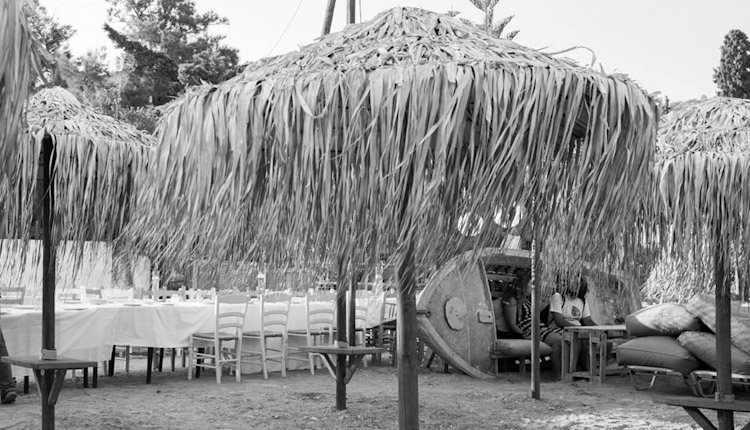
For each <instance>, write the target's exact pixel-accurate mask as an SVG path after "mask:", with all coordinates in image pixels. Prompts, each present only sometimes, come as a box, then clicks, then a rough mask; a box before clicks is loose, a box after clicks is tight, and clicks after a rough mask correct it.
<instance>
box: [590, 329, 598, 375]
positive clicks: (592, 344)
mask: <svg viewBox="0 0 750 430" xmlns="http://www.w3.org/2000/svg"><path fill="white" fill-rule="evenodd" d="M597 338H598V336H597V334H596V333H589V382H595V381H596V351H597V349H598V346H599V345H596V339H597Z"/></svg>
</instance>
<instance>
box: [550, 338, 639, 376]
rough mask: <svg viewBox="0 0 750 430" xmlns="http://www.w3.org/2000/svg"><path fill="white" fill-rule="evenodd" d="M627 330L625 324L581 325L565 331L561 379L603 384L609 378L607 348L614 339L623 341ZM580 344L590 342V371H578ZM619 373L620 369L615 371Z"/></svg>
mask: <svg viewBox="0 0 750 430" xmlns="http://www.w3.org/2000/svg"><path fill="white" fill-rule="evenodd" d="M626 334H627V329H626V328H625V325H623V324H612V325H589V326H587V325H580V326H568V327H565V328H564V329H563V336H562V338H563V342H562V363H561V364H562V369H561V375H560V376H561V379H562V380H563V381H572V380H573V379H574V378H584V379H588V380H589V382H598V383H602V382H604V381H605V379H606V377H607V371H608V370H607V358H608V357H607V350H608V349H607V348H608V344H609V343H611V342H612V340H614V339H623V338H624V336H625V335H626ZM580 342H588V345H589V348H588V353H589V369H588V370H587V371H576V365H577V363H578V356H579V354H578V348H577V346H578V345H579V343H580ZM615 370H616V371H617V372H618V373H619V372H620V369H615Z"/></svg>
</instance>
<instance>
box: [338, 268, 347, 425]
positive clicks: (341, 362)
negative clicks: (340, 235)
mask: <svg viewBox="0 0 750 430" xmlns="http://www.w3.org/2000/svg"><path fill="white" fill-rule="evenodd" d="M345 269H346V265H339V275H338V281H337V282H336V341H337V343H338V344H346V294H344V290H345V286H344V270H345ZM344 409H346V355H344V354H338V355H337V356H336V410H339V411H343V410H344Z"/></svg>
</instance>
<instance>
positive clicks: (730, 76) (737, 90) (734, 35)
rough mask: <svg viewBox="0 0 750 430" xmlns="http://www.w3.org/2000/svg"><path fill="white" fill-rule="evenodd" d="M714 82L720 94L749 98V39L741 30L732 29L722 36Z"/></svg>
mask: <svg viewBox="0 0 750 430" xmlns="http://www.w3.org/2000/svg"><path fill="white" fill-rule="evenodd" d="M714 82H715V83H716V85H717V86H718V87H719V92H718V95H720V96H724V97H738V98H744V99H747V98H750V41H749V40H748V39H747V35H745V33H743V32H742V31H740V30H732V31H730V32H729V33H727V35H726V36H724V45H722V47H721V63H720V64H719V67H717V68H716V69H714Z"/></svg>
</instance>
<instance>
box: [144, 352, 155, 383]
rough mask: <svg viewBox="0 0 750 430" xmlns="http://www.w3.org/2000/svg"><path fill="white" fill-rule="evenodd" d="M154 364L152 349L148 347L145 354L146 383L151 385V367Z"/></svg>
mask: <svg viewBox="0 0 750 430" xmlns="http://www.w3.org/2000/svg"><path fill="white" fill-rule="evenodd" d="M153 364H154V348H151V347H149V348H148V349H147V352H146V383H147V384H150V383H151V367H152V365H153Z"/></svg>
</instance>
